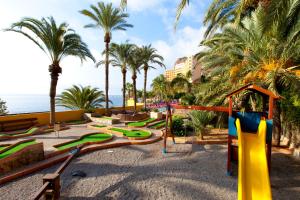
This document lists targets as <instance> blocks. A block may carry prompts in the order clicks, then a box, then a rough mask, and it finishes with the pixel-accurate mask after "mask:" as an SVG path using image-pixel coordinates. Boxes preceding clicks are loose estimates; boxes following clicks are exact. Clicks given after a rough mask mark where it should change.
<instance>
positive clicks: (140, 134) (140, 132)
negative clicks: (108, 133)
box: [110, 128, 151, 138]
mask: <svg viewBox="0 0 300 200" xmlns="http://www.w3.org/2000/svg"><path fill="white" fill-rule="evenodd" d="M110 130H112V131H117V132H120V133H123V135H124V136H126V137H141V138H143V137H148V136H150V135H151V133H150V132H148V131H143V130H133V131H130V130H125V129H120V128H111V129H110Z"/></svg>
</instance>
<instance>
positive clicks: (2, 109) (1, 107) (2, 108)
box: [0, 99, 8, 115]
mask: <svg viewBox="0 0 300 200" xmlns="http://www.w3.org/2000/svg"><path fill="white" fill-rule="evenodd" d="M7 113H8V110H7V107H6V102H5V101H2V100H1V99H0V115H5V114H7Z"/></svg>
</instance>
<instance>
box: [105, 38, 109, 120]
mask: <svg viewBox="0 0 300 200" xmlns="http://www.w3.org/2000/svg"><path fill="white" fill-rule="evenodd" d="M104 42H105V114H106V115H108V101H109V99H108V78H109V77H108V76H109V43H110V36H109V34H105V37H104Z"/></svg>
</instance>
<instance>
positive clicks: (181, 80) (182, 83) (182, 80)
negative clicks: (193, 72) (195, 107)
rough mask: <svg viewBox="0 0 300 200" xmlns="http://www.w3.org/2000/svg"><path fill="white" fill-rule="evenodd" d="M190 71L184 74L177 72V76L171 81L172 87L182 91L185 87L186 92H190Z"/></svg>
mask: <svg viewBox="0 0 300 200" xmlns="http://www.w3.org/2000/svg"><path fill="white" fill-rule="evenodd" d="M190 78H191V77H190V72H188V73H187V74H186V75H183V74H181V73H179V74H177V76H176V77H175V78H174V79H173V80H172V81H171V86H172V87H173V88H177V90H179V91H182V90H184V89H185V91H183V92H186V93H191V90H192V83H191V82H190Z"/></svg>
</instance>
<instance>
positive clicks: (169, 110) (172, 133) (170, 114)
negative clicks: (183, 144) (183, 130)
mask: <svg viewBox="0 0 300 200" xmlns="http://www.w3.org/2000/svg"><path fill="white" fill-rule="evenodd" d="M168 115H169V119H170V133H171V135H172V140H173V143H174V144H175V138H174V132H173V126H172V124H173V121H172V111H171V106H170V105H169V104H168Z"/></svg>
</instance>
